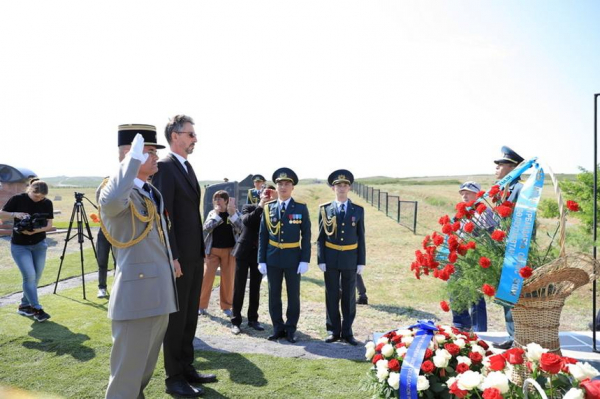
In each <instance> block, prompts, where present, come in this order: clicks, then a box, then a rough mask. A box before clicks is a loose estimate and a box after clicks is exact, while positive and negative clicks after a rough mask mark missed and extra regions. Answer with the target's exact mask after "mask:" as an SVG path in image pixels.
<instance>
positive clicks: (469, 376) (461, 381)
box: [458, 370, 483, 391]
mask: <svg viewBox="0 0 600 399" xmlns="http://www.w3.org/2000/svg"><path fill="white" fill-rule="evenodd" d="M482 378H483V377H482V376H481V374H479V373H478V372H476V371H472V370H467V371H465V372H464V373H462V374H461V375H459V376H458V387H459V388H460V389H462V390H464V391H472V390H473V389H475V388H477V387H478V386H479V384H481V381H482Z"/></svg>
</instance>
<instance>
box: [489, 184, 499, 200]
mask: <svg viewBox="0 0 600 399" xmlns="http://www.w3.org/2000/svg"><path fill="white" fill-rule="evenodd" d="M499 192H500V186H499V185H497V184H496V185H494V186H492V188H490V197H493V196H494V195H496V194H498V193H499Z"/></svg>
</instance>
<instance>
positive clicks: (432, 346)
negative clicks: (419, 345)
mask: <svg viewBox="0 0 600 399" xmlns="http://www.w3.org/2000/svg"><path fill="white" fill-rule="evenodd" d="M427 347H428V348H429V349H431V350H432V351H434V350H435V343H434V341H433V340H431V341H429V345H428V346H427Z"/></svg>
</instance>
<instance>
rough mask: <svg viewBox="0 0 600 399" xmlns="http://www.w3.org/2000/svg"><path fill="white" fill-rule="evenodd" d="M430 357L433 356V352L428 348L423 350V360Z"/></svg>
mask: <svg viewBox="0 0 600 399" xmlns="http://www.w3.org/2000/svg"><path fill="white" fill-rule="evenodd" d="M431 356H433V351H432V350H431V349H429V348H427V349H425V356H424V357H423V358H424V359H429V358H430V357H431Z"/></svg>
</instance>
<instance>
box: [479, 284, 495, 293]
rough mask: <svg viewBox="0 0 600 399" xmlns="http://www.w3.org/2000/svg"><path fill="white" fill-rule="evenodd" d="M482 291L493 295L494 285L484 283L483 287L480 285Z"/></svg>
mask: <svg viewBox="0 0 600 399" xmlns="http://www.w3.org/2000/svg"><path fill="white" fill-rule="evenodd" d="M481 289H482V291H483V293H484V294H485V295H487V296H494V295H495V294H496V290H495V289H494V287H492V286H491V285H489V284H484V285H483V287H481Z"/></svg>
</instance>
